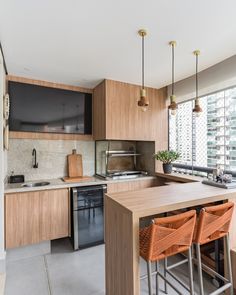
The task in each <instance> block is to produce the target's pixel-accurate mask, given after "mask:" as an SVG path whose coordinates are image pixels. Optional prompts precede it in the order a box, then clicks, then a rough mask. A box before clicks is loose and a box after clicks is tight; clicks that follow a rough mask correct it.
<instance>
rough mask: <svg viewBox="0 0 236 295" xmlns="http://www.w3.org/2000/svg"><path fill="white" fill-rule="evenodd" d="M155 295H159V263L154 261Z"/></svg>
mask: <svg viewBox="0 0 236 295" xmlns="http://www.w3.org/2000/svg"><path fill="white" fill-rule="evenodd" d="M156 272H157V273H156V295H158V294H159V281H158V273H159V262H158V261H156Z"/></svg>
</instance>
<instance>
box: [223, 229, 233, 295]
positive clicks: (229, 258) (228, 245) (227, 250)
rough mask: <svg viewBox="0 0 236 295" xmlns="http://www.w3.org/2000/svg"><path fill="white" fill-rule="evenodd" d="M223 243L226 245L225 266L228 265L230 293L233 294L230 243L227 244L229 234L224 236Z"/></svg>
mask: <svg viewBox="0 0 236 295" xmlns="http://www.w3.org/2000/svg"><path fill="white" fill-rule="evenodd" d="M225 245H226V256H227V257H226V259H227V267H228V278H229V282H230V283H231V287H230V295H234V287H233V275H232V264H231V254H230V244H229V234H227V236H225Z"/></svg>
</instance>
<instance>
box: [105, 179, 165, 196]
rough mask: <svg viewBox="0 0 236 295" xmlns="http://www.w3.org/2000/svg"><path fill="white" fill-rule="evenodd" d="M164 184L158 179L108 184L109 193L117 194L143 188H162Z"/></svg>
mask: <svg viewBox="0 0 236 295" xmlns="http://www.w3.org/2000/svg"><path fill="white" fill-rule="evenodd" d="M160 185H162V183H161V182H160V181H159V180H158V179H140V180H133V181H132V180H129V181H122V182H113V183H108V184H107V193H117V192H124V191H135V190H140V189H143V188H148V187H154V186H160Z"/></svg>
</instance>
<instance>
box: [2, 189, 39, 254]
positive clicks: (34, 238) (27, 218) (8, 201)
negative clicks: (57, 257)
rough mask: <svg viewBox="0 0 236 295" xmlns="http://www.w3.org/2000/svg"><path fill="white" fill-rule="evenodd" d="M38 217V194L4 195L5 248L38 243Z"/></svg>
mask: <svg viewBox="0 0 236 295" xmlns="http://www.w3.org/2000/svg"><path fill="white" fill-rule="evenodd" d="M40 215H41V212H40V197H39V192H27V193H16V194H10V195H6V197H5V241H6V248H7V249H9V248H15V247H19V246H24V245H28V244H35V243H39V242H40V240H41V235H40V219H41V218H40Z"/></svg>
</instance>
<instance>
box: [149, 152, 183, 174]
mask: <svg viewBox="0 0 236 295" xmlns="http://www.w3.org/2000/svg"><path fill="white" fill-rule="evenodd" d="M154 157H155V159H156V160H159V161H161V162H162V163H163V164H162V166H163V171H164V173H166V174H170V173H171V172H172V162H174V161H175V160H177V159H179V157H180V153H178V152H175V151H171V150H170V151H168V150H165V151H159V152H157V153H156V154H155V155H154Z"/></svg>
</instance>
